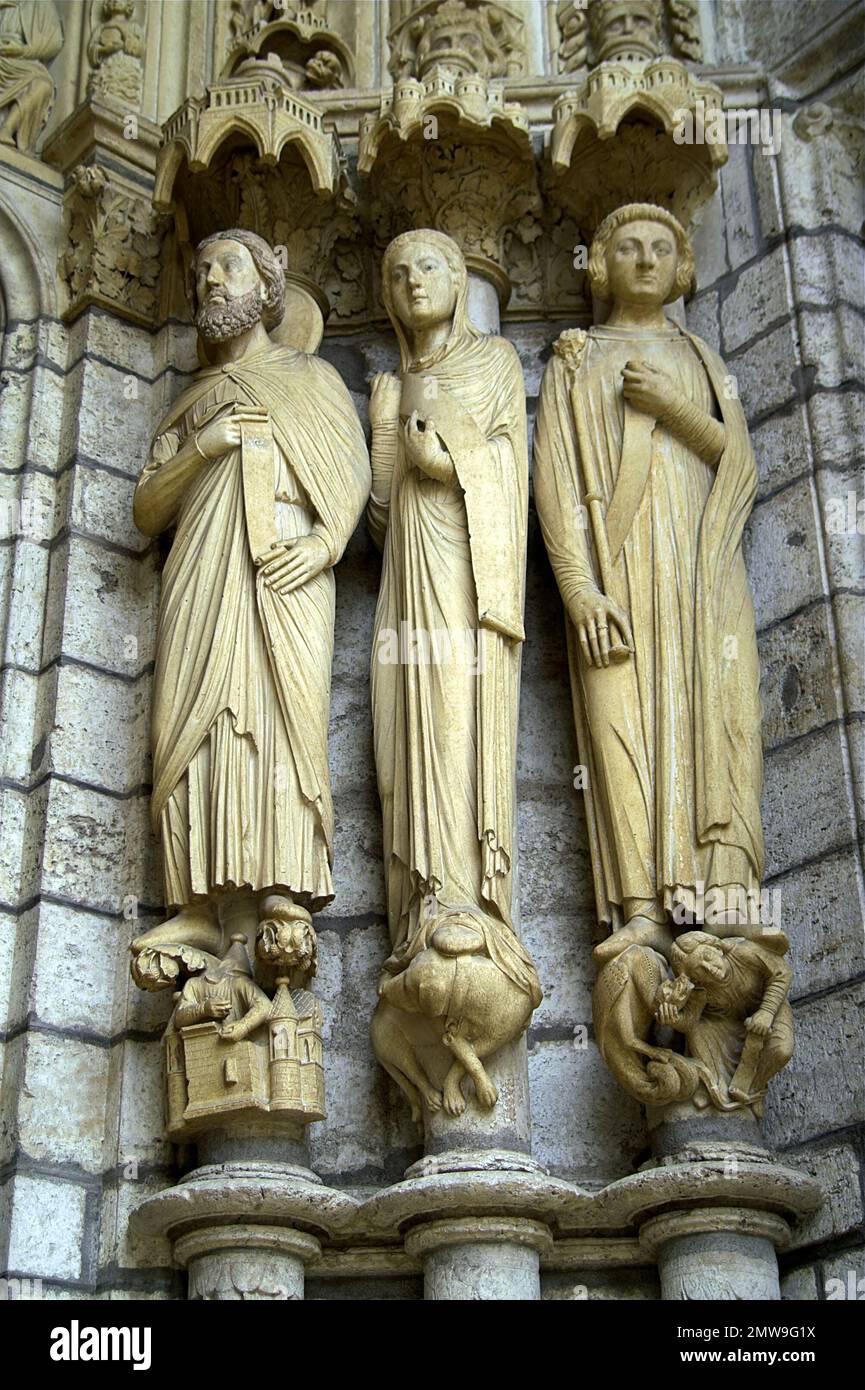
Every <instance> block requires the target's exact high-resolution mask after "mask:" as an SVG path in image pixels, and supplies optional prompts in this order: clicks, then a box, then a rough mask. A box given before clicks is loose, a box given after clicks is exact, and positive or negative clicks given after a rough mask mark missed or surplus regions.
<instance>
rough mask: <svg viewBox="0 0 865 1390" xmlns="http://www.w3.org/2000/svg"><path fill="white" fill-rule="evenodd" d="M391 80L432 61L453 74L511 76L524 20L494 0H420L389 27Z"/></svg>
mask: <svg viewBox="0 0 865 1390" xmlns="http://www.w3.org/2000/svg"><path fill="white" fill-rule="evenodd" d="M389 38H390V45H391V50H392V56H391V60H390V63H389V65H388V67H389V71H390V73H391V74H392V76H393V78H394V79H395V80H398V79H399V78H402V77H419V78H424V77H426V75H427V74H428V73H429V72H431V71H432V69H433V68H435V67H443V68H446V69H447V70H448V71H449V72H451V73H453V74H454V75H455V76H463V77H466V76H469V75H470V74H474V75H475V76H477V77H514V76H517V75H519V74H520V73H522V72H523V71H524V69H525V37H524V25H523V21H522V20H521V19H520V17H519V15H517V14H515V13H514V11H513V10H512V9H510V8H509V7H508V6H507V5H502V4H498V3H494V0H426V4H422V5H419V6H418V7H417V8H416V9H414V10H412V11H411V13H410V14H408V15H406V17H405V18H404V19H403V20H401V21H400V23H399V24H397V25H396V26H395V27H394V29H393V30H392V31H391V33H390V35H389Z"/></svg>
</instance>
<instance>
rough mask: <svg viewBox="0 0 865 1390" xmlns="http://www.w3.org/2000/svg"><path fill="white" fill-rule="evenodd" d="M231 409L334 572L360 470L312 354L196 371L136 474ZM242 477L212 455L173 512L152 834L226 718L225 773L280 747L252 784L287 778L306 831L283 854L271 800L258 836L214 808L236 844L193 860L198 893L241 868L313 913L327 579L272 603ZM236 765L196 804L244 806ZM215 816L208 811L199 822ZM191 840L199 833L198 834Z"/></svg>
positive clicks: (322, 891)
mask: <svg viewBox="0 0 865 1390" xmlns="http://www.w3.org/2000/svg"><path fill="white" fill-rule="evenodd" d="M235 404H237V405H239V406H240V407H241V408H243V407H248V406H250V405H257V406H259V407H262V408H264V409H266V410H267V412H268V416H269V420H270V424H271V427H272V429H273V436H274V440H275V442H276V443H277V444H278V445H279V447H280V448H281V449H282V452H283V454H284V456H285V458H286V459H287V461H288V463H289V465H290V468H291V470H292V472H293V474H294V476H295V478H296V480H297V482H298V483H299V485H300V487H301V488H302V491H303V493H304V494H305V498H306V500H307V502H308V510H309V512H310V513H311V516H312V518H313V521H312V526H311V531H312V532H313V533H314V534H316V535H318V536H320V537H321V538H322V539H323V540H324V542H325V544H326V545H327V549H328V556H329V562H330V565H333V564H335V563H336V561H337V560H338V559H339V558H340V556H341V555H342V552H343V550H344V549H345V546H346V544H347V542H348V539H349V537H350V536H351V534H352V531H353V530H354V528H355V526H356V524H357V521H358V519H359V517H360V514H361V511H362V509H363V506H364V503H365V501H366V498H367V496H368V492H369V481H370V479H369V460H368V456H367V452H366V446H365V443H364V439H363V434H362V431H361V428H360V424H359V422H358V419H357V416H356V414H355V410H354V407H353V404H352V402H351V398H350V396H349V394H348V392H347V390H346V388H345V386H344V385H343V383H342V382H341V380H340V378H339V377H338V375H337V374H336V372H335V371H334V370H333V368H331V367H330V366H329V365H328V364H327V363H324V362H322V361H320V360H319V359H318V358H315V357H310V356H307V355H306V354H304V353H300V352H295V351H293V350H292V349H288V348H276V347H274V348H269V349H266V350H264V351H259V352H256V353H253V354H249V355H248V356H246V357H244V358H242V359H241V360H240V361H239V362H236V363H232V364H230V365H228V366H226V367H213V368H208V369H205V370H204V371H201V372H199V373H198V375H197V377H196V379H195V381H194V382H193V384H192V385H191V386H190V387H189V388H188V389H187V390H186V391H185V392H183V393H182V394H181V396H180V397H179V399H178V400H177V401H175V402H174V404H173V406H172V407H171V409H170V410H169V412H168V414H167V415H166V416H165V418H164V419H163V420H162V422H161V423H160V425H159V428H158V431H157V438H156V441H155V445H154V451H153V455H152V458H151V461H150V463H148V465H147V466H146V468H145V474H144V475H143V476H147V475H149V474H152V473H153V472H154V470H158V468H159V466H160V463H161V462H165V461H167V459H168V458H169V457H171V456H172V455H173V454H174V453H176V452H177V450H178V448H179V447H180V444H181V443H182V441H183V438H185V436H186V433H187V428H185V426H184V422H186V426H187V427H188V426H189V422H190V421H193V420H194V428H195V429H200V428H201V427H202V426H203V425H204V424H206V423H207V422H208V421H209V420H210V419H213V418H215V417H216V416H217V415H218V414H222V413H225V412H226V411H229V412H230V411H231V410H232V408H233V406H234V405H235ZM166 440H167V443H166V442H162V444H161V447H160V443H161V441H166ZM242 473H243V469H242V456H241V450H239V449H235V450H233V451H232V452H231V453H229V454H226V455H224V456H222V457H221V458H219V459H216V460H215V461H214V462H213V463H211V464H210V465H209V467H207V468H205V469H203V470H202V472H201V473H200V474H199V475H198V477H197V478H196V479H195V481H194V482H193V483H192V485H191V486H190V488H189V489H188V491H187V493H186V495H185V496H184V498H183V501H182V503H181V506H180V508H179V511H178V515H177V519H176V533H175V537H174V543H173V545H172V548H171V553H170V555H169V557H168V561H167V564H166V567H165V571H164V574H163V583H162V599H161V605H160V619H159V632H158V639H157V657H156V673H155V682H154V703H153V731H154V752H153V769H154V788H153V796H152V803H151V813H152V817H153V821H154V824H155V826H156V827H157V828H159V827H160V825H161V826H162V828H163V830H164V828H165V825H164V818H163V812H165V811H166V808H167V806H168V803H169V799H170V798H171V797H172V794H173V793H174V792H175V789H176V788H177V787H178V784H179V783H180V781H181V779H182V778H183V776H184V774H185V773H186V772H187V770H188V769H189V768H190V766H191V765H192V763H193V760H194V758H195V757H196V754H197V752H198V750H199V749H200V748H201V747H202V745H203V743H204V741H205V740H206V739H208V737H209V736H210V734H211V732H212V731H214V730H218V729H219V727H220V721H222V722H223V723H224V720H225V718H228V719H229V720H230V725H231V731H232V735H237V736H238V738H237V739H236V740H234V739H233V737H232V738H231V739H228V742H229V743H230V745H231V749H232V750H233V751H230V753H229V754H228V755H227V756H228V757H230V758H233V759H234V760H235V762H236V760H237V756H238V753H237V745H239V744H242V746H243V747H244V748H246V749H247V750H250V749H251V750H254V753H255V754H256V755H257V756H258V758H259V759H260V758H261V757H263V756H264V748H265V745H266V744H267V746H272V747H282V746H283V744H284V741H285V739H286V736H287V743H288V749H289V753H290V761H291V768H290V769H288V770H285V769H281V768H280V767H279V766H277V767H275V768H270V769H266V768H265V769H262V776H263V778H264V779H265V780H266V781H269V780H272V779H273V778H278V777H279V776H280V775H286V776H287V775H289V773H290V776H291V779H292V786H295V785H296V787H297V789H298V794H299V796H300V798H301V799H302V804H303V807H306V808H307V809H310V808H311V809H312V812H313V820H314V825H315V826H317V830H315V829H314V827H313V828H311V827H310V826H309V825H308V823H307V822H308V816H306V817H301V818H299V819H294V820H291V821H290V828H291V830H292V837H293V838H296V839H297V838H299V839H300V840H301V841H302V842H301V843H296V844H290V845H286V844H285V843H284V841H285V838H286V836H285V833H284V832H283V830H282V829H281V827H280V824H279V817H278V815H277V813H276V810H274V809H273V797H272V796H271V797H270V799H269V800H268V801H267V803H266V805H267V808H268V811H267V814H268V824H267V825H259V824H256V823H255V818H254V816H253V813H252V811H251V810H250V807H249V806H248V805H246V804H245V803H244V804H242V805H236V806H234V807H228V808H227V810H226V809H225V808H223V814H224V819H225V823H226V824H227V825H228V826H229V830H228V831H226V835H227V836H235V837H236V839H237V844H235V845H232V844H228V845H225V844H212V845H211V846H210V847H209V852H204V853H203V854H202V856H201V857H202V860H203V861H204V862H206V863H207V864H208V866H209V867H208V875H209V878H210V880H211V882H210V883H209V885H208V887H212V886H214V885H216V886H227V885H230V884H231V883H235V884H236V886H241V884H238V883H237V870H236V868H234V867H233V865H236V864H237V863H238V862H241V861H242V862H243V863H246V864H250V863H251V864H253V865H254V866H256V867H255V868H254V869H253V871H252V872H246V873H245V874H244V876H243V880H242V882H245V883H246V884H247V885H248V886H250V887H252V888H254V889H261V888H269V887H276V886H281V887H284V888H285V889H290V890H291V891H292V892H296V893H297V894H299V896H300V897H301V898H302V899H304V898H308V899H309V900H310V901H311V902H312V903H313V905H314V906H318V905H319V904H320V903H321V902H322V901H323V902H326V901H328V900H329V898H330V897H332V891H331V885H330V878H329V872H328V870H327V865H329V864H330V862H331V861H332V851H331V845H332V836H333V808H332V802H331V795H330V786H329V778H328V764H327V726H328V712H329V700H330V667H331V657H332V650H333V603H334V589H333V576H332V573H331V571H330V569H326V570H325V571H323V572H322V573H321V574H320V575H318V576H316V577H315V578H314V579H313V580H311V581H309V582H308V583H307V584H305V585H302V586H301V587H300V588H299V589H296V590H293V591H292V592H290V593H288V594H283V595H279V594H276V593H274V592H273V591H272V590H270V589H268V588H267V587H265V586H264V585H263V584H262V582H261V579H260V576H259V575H258V573H257V571H256V570H255V568H254V566H253V562H252V556H251V554H250V547H249V538H248V534H247V522H246V517H245V513H244V489H243V476H242ZM308 529H309V528H307V530H308ZM302 533H303V532H298V534H302ZM262 668H263V669H262ZM274 721H279V730H278V737H277V735H274V728H273V726H274ZM220 737H221V738H222V742H223V744H224V743H225V742H226V738H225V737H224V736H222V735H220ZM275 740H276V741H275ZM268 741H269V742H268ZM212 757H213V758H215V759H216V760H217V761H219V760H220V759H221V758H222V757H223V754H222V753H221V752H220V751H219V749H216V750H215V751H214V753H213V754H212ZM244 767H248V764H246V763H245V764H244V766H243V767H239V768H237V769H236V770H235V771H233V772H232V771H231V769H230V768H228V767H227V766H223V767H222V769H221V772H222V783H221V785H220V778H219V777H217V778H216V780H215V781H214V778H213V774H212V773H211V772H210V770H209V769H205V777H206V778H209V782H210V785H209V788H207V787H205V788H204V790H203V791H202V792H201V793H200V795H201V797H202V799H203V802H204V803H205V804H206V801H207V797H208V796H211V797H214V798H216V797H221V798H222V799H223V800H224V799H225V798H226V797H229V798H232V797H236V798H239V799H241V800H242V798H243V797H244V796H245V795H246V792H245V785H246V784H247V783H248V780H249V776H250V775H251V774H250V773H249V771H244ZM199 780H200V779H199ZM190 794H191V793H190ZM301 809H302V808H301ZM277 810H278V805H277ZM212 816H213V808H211V817H210V819H211V822H212ZM204 820H205V817H204V814H203V812H202V821H204ZM232 823H236V829H234V830H232V829H231V828H230V827H231V825H232ZM202 833H203V834H205V835H206V834H207V833H208V831H207V827H206V825H205V829H204V831H203V832H202ZM211 833H212V832H211ZM310 837H312V838H313V839H314V838H316V837H318V838H320V839H321V840H323V843H324V846H325V847H326V859H327V864H326V865H325V864H322V863H319V862H317V860H318V858H319V857H320V856H319V855H318V853H317V851H316V849H315V845H314V844H312V843H309V841H310ZM265 842H267V843H265ZM256 861H257V865H256ZM280 862H281V863H285V862H290V863H292V865H293V866H294V867H293V874H294V877H295V878H296V881H293V882H290V883H286V882H284V881H283V880H282V879H281V878H279V879H277V881H276V882H274V881H273V879H272V878H271V877H270V875H271V874H272V873H273V872H275V870H274V869H273V867H272V866H273V864H279V863H280ZM220 864H221V865H222V868H220V867H219V866H220ZM253 879H256V880H257V881H252V880H253ZM197 891H201V888H200V886H199V889H198V890H197Z"/></svg>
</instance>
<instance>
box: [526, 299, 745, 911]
mask: <svg viewBox="0 0 865 1390" xmlns="http://www.w3.org/2000/svg"><path fill="white" fill-rule="evenodd" d="M633 357H641V358H644V359H646V360H648V361H650V362H653V363H654V364H655V365H657V366H659V367H662V368H663V369H664V370H665V371H666V372H668V373H669V374H670V375H671V376H672V377H673V378H674V380H675V382H676V385H677V387H678V388H679V390H680V391H681V392H682V393H683V395H684V396H685V397H686V398H687V399H688V400H689V401H690V402H692V403H693V404H694V405H697V406H699V407H700V409H702V410H703V411H705V412H706V413H707V414H710V415H711V414H715V415H717V414H718V413H719V410H720V413H721V415H722V418H723V423H724V427H725V448H724V452H723V455H722V457H721V459H720V462H719V464H718V466H717V469H712V468H711V467H710V466H709V465H708V464H707V463H705V462H703V460H702V459H700V458H699V456H698V455H697V454H696V453H694V452H693V450H692V449H690V448H689V447H688V446H687V445H686V444H684V443H683V442H682V441H680V440H679V439H678V438H676V437H675V436H674V435H673V434H671V433H670V431H668V430H667V429H665V428H664V427H663V426H662V425H661V424H655V427H654V430H653V432H652V435H651V462H650V466H649V471H648V478H647V481H646V486H645V490H644V492H643V495H642V498H641V499H640V502H639V506H638V507H637V510H636V513H635V515H634V517H633V520H632V522H631V525H630V529H629V531H628V534H627V535H626V537H625V540H624V544H623V546H622V550H621V554H620V556H619V557H618V559H617V561H616V563H615V565H614V568H613V574H612V592H611V593H610V595H609V597H611V598H612V599H614V600H615V601H616V602H617V603H619V604H620V606H622V607H623V608H624V609H625V611H626V612H627V613H628V615H629V617H630V620H631V626H632V629H633V636H634V642H635V645H636V651H635V654H634V656H633V657H630V658H629V659H628V660H626V661H624V662H622V663H621V664H618V665H616V664H611V665H610V666H608V667H606V668H601V669H595V668H590V667H589V666H587V665H586V663H585V662H584V660H583V656H582V653H581V650H580V646H579V643H578V641H577V638H576V633H575V631H574V628H573V625H572V624H571V622H570V620H569V621H568V623H567V627H568V656H569V664H570V671H571V683H572V692H573V700H574V716H575V722H576V729H577V740H578V745H579V750H580V760H581V762H582V764H583V765H584V766H585V767H586V769H587V785H586V788H585V804H586V813H587V821H588V829H589V842H590V848H591V856H592V866H593V873H594V883H595V894H596V899H597V904H598V914H599V918H600V920H602V921H604V922H607V923H612V924H613V925H618V924H620V922H621V920H622V911H621V910H622V906H623V903H624V901H625V899H627V898H634V899H655V900H660V902H661V903H662V904H663V906H665V907H666V908H667V909H671V908H673V907H675V905H676V904H677V903H681V904H682V905H683V906H684V907H685V908H686V909H687V910H688V911H692V910H693V909H694V906H695V903H697V902H698V901H699V893H700V891H701V887H700V885H702V891H703V892H706V893H708V892H710V891H712V890H716V889H717V890H722V891H723V892H724V894H725V895H726V900H727V901H729V900H730V896H731V895H735V896H734V897H733V901H735V902H736V904H737V906H740V905H742V904H743V903H747V904H748V909H747V910H749V911H753V905H754V902H755V896H756V894H757V892H758V890H759V880H760V877H761V874H762V870H763V838H762V831H761V826H760V790H761V782H762V742H761V734H760V700H759V663H758V657H757V647H756V634H755V623H754V609H753V604H752V600H751V595H750V592H749V589H748V581H747V575H746V572H745V564H744V559H743V556H742V549H741V537H742V529H743V527H744V523H745V520H746V518H747V515H748V512H749V510H750V508H751V505H752V503H753V498H754V493H755V491H756V466H755V463H754V456H753V452H752V450H751V446H750V442H749V440H748V432H747V426H746V424H745V419H744V415H743V412H742V409H741V406H740V405H739V402H738V400H736V399H734V398H729V396H730V393H729V392H728V391H726V390H725V383H726V382H727V380H728V378H727V374H726V368H725V367H724V364H723V363H722V362H721V360H720V358H718V357H717V356H716V355H715V353H713V352H712V351H711V349H710V348H708V347H707V346H706V344H705V343H703V342H701V341H700V340H699V339H697V338H694V337H693V336H691V335H689V334H684V333H681V332H680V331H679V330H678V329H677V328H676V327H675V326H673V325H671V326H670V328H669V330H666V331H657V332H655V331H634V330H632V329H621V328H615V327H596V328H593V329H591V330H589V333H588V335H587V339H586V343H585V348H584V350H583V351H582V355H581V359H580V360H579V362H578V363H568V362H567V361H566V359H565V356H563V355H562V356H560V355H555V356H554V357H553V358H552V359H551V361H550V363H549V365H548V367H547V369H546V371H545V374H544V381H543V385H542V390H541V398H540V402H539V409H538V420H537V426H536V429H535V465H534V488H535V497H536V501H537V508H538V514H539V517H540V520H541V526H542V530H543V534H544V539H545V542H546V545H547V550H548V553H549V556H550V560H551V563H552V566H553V570H554V572H555V574H556V578H557V581H558V584H559V588H560V590H561V593H562V597H563V599H564V601H565V604H566V606H567V605H568V603H569V602H570V601H571V600H572V598H573V596H574V595H575V594H576V592H577V591H578V590H579V589H583V588H586V587H587V586H595V587H598V588H601V587H602V585H601V582H600V577H599V573H598V569H597V563H596V557H595V554H594V550H593V546H592V545H591V543H590V536H591V532H590V530H589V529H588V523H587V512H586V507H585V505H584V500H583V499H584V497H585V492H586V489H585V485H584V475H583V471H582V463H581V458H580V449H579V443H578V434H577V430H576V428H575V423H574V409H575V402H576V408H578V409H579V410H580V412H581V415H582V419H583V421H584V423H585V436H584V437H585V439H586V441H587V447H589V448H591V449H592V451H593V462H594V471H595V473H596V475H597V478H598V482H599V485H600V491H601V493H602V501H603V507H604V510H605V511H606V510H607V509H608V508H609V506H610V503H611V501H612V498H613V496H614V492H615V488H616V483H617V481H618V476H619V467H620V462H621V458H622V439H623V425H624V397H623V391H622V376H621V371H622V367H623V366H624V364H625V362H626V361H628V360H629V359H631V358H633Z"/></svg>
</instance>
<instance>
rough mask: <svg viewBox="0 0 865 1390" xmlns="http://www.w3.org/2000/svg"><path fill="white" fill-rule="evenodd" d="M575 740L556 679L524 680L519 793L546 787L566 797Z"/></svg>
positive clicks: (565, 696) (563, 689)
mask: <svg viewBox="0 0 865 1390" xmlns="http://www.w3.org/2000/svg"><path fill="white" fill-rule="evenodd" d="M577 761H578V757H577V741H576V737H575V735H574V720H573V714H572V707H571V696H570V691H569V690H568V688H567V686H566V685H565V684H564V682H563V681H562V680H561V679H560V678H556V677H553V678H550V679H546V680H544V679H541V678H539V677H538V678H536V679H535V680H533V681H532V682H531V683H529V682H526V684H525V686H524V687H523V690H522V698H521V700H520V726H519V736H518V740H517V786H518V788H519V790H520V794H521V795H525V794H526V793H530V792H532V791H533V790H534V791H535V792H537V791H539V790H540V789H541V788H548V789H549V791H550V793H551V794H552V795H553V796H556V797H561V798H563V799H567V798H568V796H569V792H570V790H571V789H572V788H573V784H574V765H575V764H576V763H577Z"/></svg>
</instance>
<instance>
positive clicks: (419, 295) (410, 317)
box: [389, 241, 457, 328]
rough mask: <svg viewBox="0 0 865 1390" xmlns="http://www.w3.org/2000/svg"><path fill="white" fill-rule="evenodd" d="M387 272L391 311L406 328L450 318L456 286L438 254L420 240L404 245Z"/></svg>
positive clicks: (455, 297) (439, 253) (453, 307)
mask: <svg viewBox="0 0 865 1390" xmlns="http://www.w3.org/2000/svg"><path fill="white" fill-rule="evenodd" d="M389 273H390V293H391V297H392V299H393V305H394V309H395V311H396V315H397V318H398V319H399V320H400V322H401V323H404V324H405V325H406V327H407V328H429V327H431V326H432V325H433V324H436V323H443V322H445V320H449V319H452V318H453V316H454V310H455V309H456V304H457V287H456V285H455V283H454V277H453V273H452V271H451V268H450V266H449V265H448V263H447V261H446V260H445V258H444V256H443V255H442V254H441V252H440V251H438V250H436V249H435V248H434V247H432V246H429V245H424V243H423V242H422V241H420V242H417V243H415V244H414V245H411V244H408V245H407V246H405V247H404V249H403V252H402V254H401V255H400V258H399V260H398V261H395V262H394V264H393V265H392V266H391V267H390V272H389Z"/></svg>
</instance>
